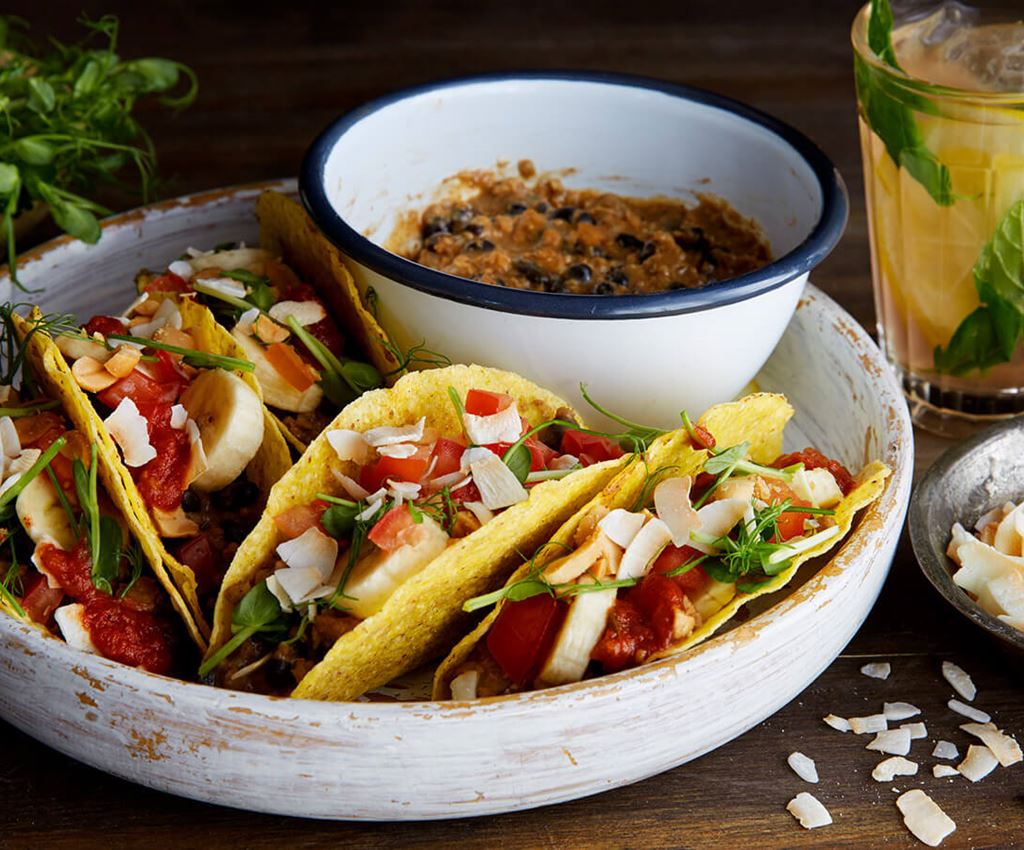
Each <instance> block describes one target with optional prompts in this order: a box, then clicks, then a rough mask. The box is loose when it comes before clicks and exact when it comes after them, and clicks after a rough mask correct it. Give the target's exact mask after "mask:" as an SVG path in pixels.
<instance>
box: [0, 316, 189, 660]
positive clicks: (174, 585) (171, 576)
mask: <svg viewBox="0 0 1024 850" xmlns="http://www.w3.org/2000/svg"><path fill="white" fill-rule="evenodd" d="M13 318H14V323H15V327H16V329H17V331H18V335H19V336H20V337H21V338H22V339H26V337H27V342H26V344H25V350H26V352H27V359H28V362H29V364H30V366H31V368H32V371H33V372H34V373H35V375H36V376H37V377H38V378H39V379H40V381H41V382H42V385H43V387H44V389H45V390H46V394H47V395H48V396H50V397H51V398H54V399H58V400H60V402H61V407H62V408H63V411H64V413H65V414H66V415H67V417H68V419H69V420H71V423H72V424H73V425H74V427H75V428H76V429H78V430H79V431H81V432H82V433H83V434H85V435H86V437H87V438H88V439H89V441H90V442H92V443H94V444H95V445H96V449H97V451H96V456H97V460H98V463H99V467H98V469H97V472H98V475H99V478H100V480H101V481H102V482H103V487H104V489H105V490H106V493H107V495H108V496H109V497H110V500H111V501H112V502H113V503H114V506H115V507H116V508H117V509H118V511H120V513H121V515H122V516H123V517H124V519H125V521H126V522H127V523H128V525H129V527H130V529H131V531H132V534H133V535H134V536H135V539H136V540H138V542H139V547H140V548H141V549H142V553H143V555H145V557H146V561H147V563H148V564H149V565H150V567H151V568H152V570H153V574H154V575H155V576H156V577H157V580H158V581H159V582H160V584H161V585H162V586H163V588H164V590H165V591H166V592H167V595H168V597H169V598H170V600H171V604H172V605H173V606H174V610H175V611H177V612H178V614H179V615H180V616H181V618H182V620H184V622H185V626H186V628H187V629H188V633H189V636H190V637H191V638H192V640H193V641H194V642H195V644H196V646H198V647H199V649H200V651H205V649H206V634H205V633H204V631H203V629H202V628H201V627H200V625H199V621H197V619H196V614H197V613H198V605H196V606H193V604H191V602H190V601H189V600H188V595H187V593H186V591H187V589H188V588H189V587H191V589H192V599H193V600H194V598H195V577H194V576H193V575H192V571H191V570H189V569H188V568H187V567H184V566H183V565H181V564H178V562H177V561H173V559H172V561H173V562H172V561H167V560H165V559H164V557H163V555H164V548H163V545H162V544H161V542H160V538H159V537H158V536H157V535H156V533H155V529H153V528H152V522H150V523H149V527H148V528H147V527H145V526H144V524H143V523H141V522H139V520H138V517H137V515H136V513H137V510H136V503H139V505H141V498H140V497H139V495H138V490H137V489H136V487H135V482H134V481H133V480H132V478H131V476H130V475H129V474H128V471H127V469H126V468H125V467H124V465H123V464H122V463H121V458H120V455H118V453H117V448H116V447H115V446H114V444H113V441H112V440H111V439H110V435H109V434H108V433H107V430H106V428H104V427H103V423H102V421H101V420H100V418H99V416H98V415H97V414H96V411H95V410H94V409H93V407H92V404H91V403H90V402H89V399H88V398H87V397H86V396H85V393H83V392H82V390H81V389H80V388H79V386H78V384H77V383H76V382H75V379H74V377H73V376H72V374H71V370H70V369H69V368H68V366H67V363H65V362H64V357H63V355H62V354H61V353H60V350H59V349H58V348H57V346H56V344H54V342H53V340H52V339H50V337H49V336H48V335H47V334H45V333H42V332H33V331H32V327H33V323H34V322H36V321H37V320H39V319H40V318H42V316H41V314H40V312H39V311H38V310H33V313H32V316H31V317H30V318H29V319H28V320H26V319H23V318H22V317H21V316H18V315H16V314H15V315H14V317H13ZM143 509H144V506H143ZM146 518H147V520H148V515H147V517H146ZM4 608H5V610H7V611H8V613H11V614H14V615H15V616H17V615H16V614H15V612H14V611H13V610H12V609H11V607H10V606H9V605H5V606H4ZM19 619H22V618H19Z"/></svg>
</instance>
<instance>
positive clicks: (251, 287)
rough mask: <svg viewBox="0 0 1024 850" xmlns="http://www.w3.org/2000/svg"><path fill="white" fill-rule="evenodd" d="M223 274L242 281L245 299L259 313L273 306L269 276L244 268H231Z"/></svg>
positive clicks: (272, 293)
mask: <svg viewBox="0 0 1024 850" xmlns="http://www.w3.org/2000/svg"><path fill="white" fill-rule="evenodd" d="M224 276H225V277H229V278H231V279H232V280H237V281H238V282H239V283H244V284H245V287H246V290H247V294H246V300H247V301H248V302H249V303H250V304H252V306H253V307H256V308H257V309H258V310H259V311H260V312H261V313H265V312H267V310H269V309H270V308H271V307H273V306H274V290H273V289H271V288H270V278H268V277H264V276H263V275H258V274H253V273H252V272H250V271H247V270H246V269H232V270H231V271H229V272H224Z"/></svg>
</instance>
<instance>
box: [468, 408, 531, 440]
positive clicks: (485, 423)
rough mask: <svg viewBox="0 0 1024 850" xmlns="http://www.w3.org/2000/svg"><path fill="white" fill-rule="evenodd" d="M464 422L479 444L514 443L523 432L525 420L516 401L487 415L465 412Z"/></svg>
mask: <svg viewBox="0 0 1024 850" xmlns="http://www.w3.org/2000/svg"><path fill="white" fill-rule="evenodd" d="M462 423H463V425H464V426H465V428H466V435H467V436H468V437H469V439H470V441H471V442H473V443H476V444H477V445H478V446H489V445H492V444H494V443H514V442H515V441H516V440H518V439H519V437H520V436H521V435H522V433H523V422H522V420H521V419H520V418H519V410H518V408H517V407H516V405H515V403H513V404H510V405H509V406H508V407H506V408H505V409H504V410H499V411H498V412H497V413H491V414H488V415H487V416H477V415H476V414H473V413H463V414H462Z"/></svg>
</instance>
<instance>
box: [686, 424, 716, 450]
mask: <svg viewBox="0 0 1024 850" xmlns="http://www.w3.org/2000/svg"><path fill="white" fill-rule="evenodd" d="M690 443H691V444H693V447H694V448H695V449H713V448H714V447H715V438H714V436H713V435H712V433H711V432H710V431H709V430H708V429H707V428H705V427H704V426H703V425H701V424H700V423H697V422H695V423H694V424H693V436H692V437H690Z"/></svg>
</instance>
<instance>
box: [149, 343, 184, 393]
mask: <svg viewBox="0 0 1024 850" xmlns="http://www.w3.org/2000/svg"><path fill="white" fill-rule="evenodd" d="M154 354H155V356H156V361H155V362H154V363H150V364H149V368H150V369H152V370H153V374H154V375H155V376H156V379H157V380H158V381H159V382H160V383H161V384H167V385H172V384H177V385H178V386H179V387H180V386H181V385H182V384H184V383H186V382H187V379H186V378H185V376H184V375H182V374H181V370H180V369H178V361H179V360H180V359H181V355H178V354H171V352H169V351H163V350H158V351H155V352H154Z"/></svg>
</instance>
